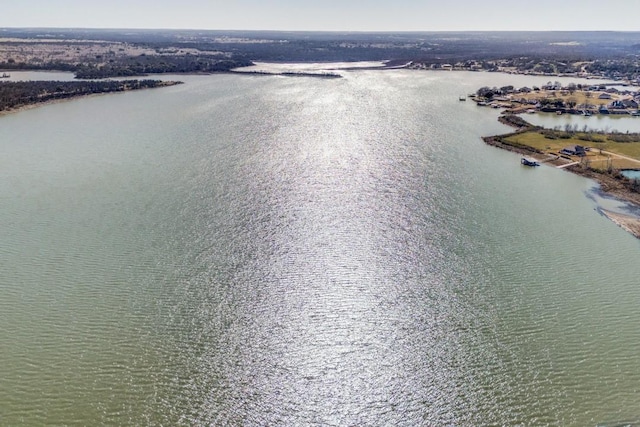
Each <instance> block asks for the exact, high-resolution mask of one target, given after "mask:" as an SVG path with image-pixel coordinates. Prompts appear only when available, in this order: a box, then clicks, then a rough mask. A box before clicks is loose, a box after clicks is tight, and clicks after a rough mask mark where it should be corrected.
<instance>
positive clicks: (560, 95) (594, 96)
mask: <svg viewBox="0 0 640 427" xmlns="http://www.w3.org/2000/svg"><path fill="white" fill-rule="evenodd" d="M602 93H605V92H603V91H586V90H576V91H575V92H573V93H570V92H569V91H563V90H555V91H547V90H541V91H539V92H535V91H534V92H529V93H517V94H513V95H511V99H512V100H514V101H516V100H520V99H526V100H532V99H533V100H542V99H551V100H555V99H559V100H561V101H564V102H575V103H576V106H579V105H593V106H596V107H598V106H600V105H607V104H609V103H611V102H612V101H615V100H618V99H623V98H624V97H625V96H624V95H620V94H616V93H610V94H609V95H611V99H598V97H599V96H600V95H601V94H602Z"/></svg>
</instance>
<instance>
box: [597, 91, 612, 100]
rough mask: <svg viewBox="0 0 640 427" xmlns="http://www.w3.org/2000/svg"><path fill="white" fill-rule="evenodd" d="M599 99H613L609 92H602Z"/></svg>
mask: <svg viewBox="0 0 640 427" xmlns="http://www.w3.org/2000/svg"><path fill="white" fill-rule="evenodd" d="M598 99H611V95H610V94H608V93H607V92H602V93H601V94H600V95H599V96H598Z"/></svg>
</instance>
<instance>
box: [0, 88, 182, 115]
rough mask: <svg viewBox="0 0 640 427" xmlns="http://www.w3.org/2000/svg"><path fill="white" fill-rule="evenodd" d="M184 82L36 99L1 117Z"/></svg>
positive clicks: (14, 108)
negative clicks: (54, 105)
mask: <svg viewBox="0 0 640 427" xmlns="http://www.w3.org/2000/svg"><path fill="white" fill-rule="evenodd" d="M179 84H182V82H180V81H162V82H160V83H159V84H157V85H156V86H153V87H138V88H130V87H128V88H124V89H122V90H112V91H106V92H97V93H77V94H71V95H69V96H64V97H61V98H56V99H47V100H44V101H36V102H31V103H26V104H23V105H19V106H17V107H13V108H8V109H6V110H0V117H4V116H6V115H9V114H15V113H20V112H22V111H28V110H32V109H34V108H38V107H44V106H46V105H53V104H58V103H62V102H67V101H73V100H76V99H80V98H90V97H94V96H103V95H112V94H116V93H124V92H134V91H139V90H149V89H158V88H163V87H170V86H176V85H179Z"/></svg>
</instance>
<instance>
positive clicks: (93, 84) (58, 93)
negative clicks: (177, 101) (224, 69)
mask: <svg viewBox="0 0 640 427" xmlns="http://www.w3.org/2000/svg"><path fill="white" fill-rule="evenodd" d="M180 83H181V82H177V81H161V80H100V81H72V82H63V81H20V82H0V114H2V113H7V112H13V111H17V110H20V109H23V108H27V107H30V106H35V105H39V104H42V103H46V102H52V101H58V100H64V99H70V98H77V97H80V96H87V95H95V94H104V93H111V92H124V91H130V90H140V89H150V88H157V87H167V86H173V85H177V84H180Z"/></svg>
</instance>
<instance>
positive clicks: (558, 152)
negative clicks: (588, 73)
mask: <svg viewBox="0 0 640 427" xmlns="http://www.w3.org/2000/svg"><path fill="white" fill-rule="evenodd" d="M499 120H500V122H502V123H504V124H507V125H509V126H512V127H514V128H515V131H514V132H511V133H507V134H503V135H494V136H488V137H484V138H483V140H484V141H485V143H487V144H488V145H491V146H494V147H498V148H502V149H505V150H508V151H512V152H516V153H519V154H522V155H524V156H527V157H531V158H533V159H535V160H537V161H538V162H539V163H546V164H548V165H551V166H555V167H557V168H561V169H566V170H568V171H569V172H572V173H575V174H578V175H581V176H584V177H586V178H590V179H593V180H594V181H596V182H598V183H599V184H600V189H601V190H602V191H603V192H604V193H606V194H609V195H611V196H613V197H615V198H617V199H620V200H623V201H626V202H628V203H630V204H631V205H633V206H635V207H637V208H639V209H640V180H639V179H632V178H628V177H626V176H625V175H624V174H623V172H622V171H625V170H640V133H619V132H596V131H586V130H583V131H578V130H576V129H573V128H570V127H569V128H567V129H565V130H558V129H546V128H542V127H539V126H533V125H531V124H530V123H528V122H527V121H526V120H524V119H523V118H522V117H520V116H518V115H515V114H513V113H511V112H506V113H505V114H503V115H502V116H501V117H500V118H499ZM600 211H601V213H602V214H603V215H605V216H607V217H608V218H609V219H611V220H612V221H613V222H615V223H616V224H618V225H619V226H621V227H622V228H624V229H625V230H627V231H628V232H630V233H631V234H633V235H634V236H635V237H637V238H640V217H637V216H634V215H624V214H621V213H615V212H610V211H607V210H604V209H601V210H600Z"/></svg>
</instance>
